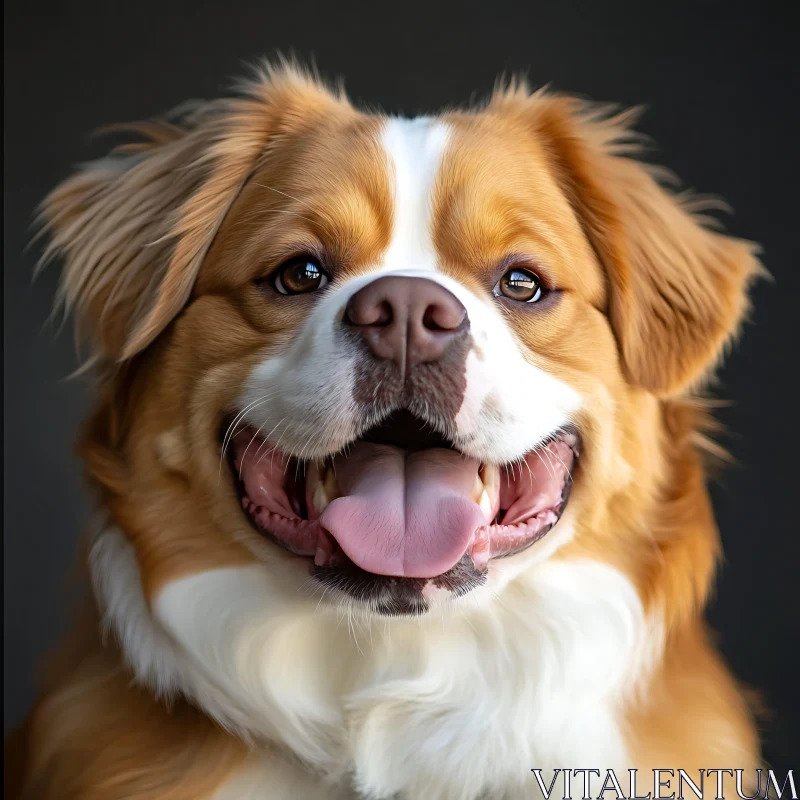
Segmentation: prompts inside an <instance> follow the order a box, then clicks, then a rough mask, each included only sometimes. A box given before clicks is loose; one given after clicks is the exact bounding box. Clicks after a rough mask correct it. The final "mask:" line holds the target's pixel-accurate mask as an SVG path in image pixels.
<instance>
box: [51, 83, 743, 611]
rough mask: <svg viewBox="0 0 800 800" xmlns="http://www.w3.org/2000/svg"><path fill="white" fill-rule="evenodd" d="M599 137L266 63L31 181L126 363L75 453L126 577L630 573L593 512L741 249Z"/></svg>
mask: <svg viewBox="0 0 800 800" xmlns="http://www.w3.org/2000/svg"><path fill="white" fill-rule="evenodd" d="M625 133H626V132H625V130H624V127H623V126H622V123H621V122H620V120H612V121H611V122H608V121H604V119H603V118H602V117H600V116H597V115H596V114H595V115H594V116H592V113H590V112H586V111H581V109H580V107H578V106H576V105H575V104H574V103H572V102H570V101H566V100H561V99H558V98H549V97H546V96H534V97H528V96H525V95H524V94H523V93H521V92H509V93H505V94H501V95H498V96H497V97H496V98H495V99H494V100H493V101H492V103H491V104H490V105H489V106H488V107H487V108H485V109H483V110H481V111H478V112H469V113H466V112H465V113H461V112H453V113H447V114H444V115H441V116H437V117H430V118H427V117H426V118H419V119H414V120H404V119H395V118H387V117H385V116H381V115H368V114H363V113H360V112H358V111H356V110H354V109H353V108H352V107H351V106H350V105H349V104H348V103H347V102H346V101H345V100H343V99H341V98H337V97H334V96H333V95H331V94H329V93H327V92H326V91H324V90H322V89H320V88H319V87H318V86H316V85H314V84H312V83H309V82H308V81H306V80H304V79H301V78H298V77H296V76H294V77H293V76H291V75H284V76H281V77H280V78H278V79H276V78H273V79H272V80H271V81H267V82H265V83H263V84H260V85H258V86H256V87H255V88H254V89H253V90H252V91H251V97H250V99H248V100H247V101H242V103H241V104H240V105H235V104H232V105H229V106H223V107H222V108H219V109H215V110H214V113H213V114H210V115H209V117H208V118H203V117H201V118H200V120H199V121H197V122H196V123H195V127H193V128H192V129H191V130H190V131H189V132H188V133H185V134H175V133H158V134H157V135H156V143H155V144H154V145H153V146H151V147H149V148H146V149H144V150H143V151H142V152H141V153H135V154H134V155H133V156H131V157H126V158H123V159H121V160H119V161H116V162H109V163H106V164H104V165H103V166H102V167H97V169H96V171H95V172H93V173H89V176H88V177H86V176H81V177H79V178H77V179H74V182H73V184H67V185H65V187H64V188H62V189H61V190H59V191H58V192H57V193H56V194H55V195H54V196H53V198H52V199H51V201H50V205H49V207H48V208H49V214H50V217H51V220H52V223H51V224H52V226H53V228H54V229H55V231H56V235H55V243H56V246H57V247H60V248H62V249H64V250H65V251H66V252H67V255H68V267H67V273H66V274H67V284H66V291H67V294H68V300H71V301H72V302H73V303H75V304H76V305H77V306H78V310H79V312H80V313H81V314H82V315H83V318H84V319H83V321H84V323H85V324H87V325H88V326H89V328H90V330H91V332H92V334H93V335H94V336H95V340H96V341H97V342H98V346H99V348H100V349H101V350H102V352H103V357H104V358H106V359H109V358H112V359H113V358H115V357H120V356H122V358H123V359H125V360H127V361H129V362H130V363H129V365H128V366H127V367H126V368H125V373H126V377H125V379H124V382H122V383H120V382H118V383H117V392H118V394H117V395H116V397H117V400H115V401H114V402H115V403H117V405H119V403H118V402H117V401H118V400H119V398H120V394H119V392H120V391H121V390H120V386H124V394H125V400H124V406H125V409H124V411H121V410H120V411H119V413H121V414H122V415H123V416H124V422H123V423H121V424H116V425H115V427H114V430H115V431H116V432H115V433H114V434H113V435H112V434H110V433H108V432H106V433H105V434H104V437H103V438H105V440H106V444H107V446H108V447H109V448H111V449H114V448H116V449H117V450H118V452H119V453H122V454H124V455H123V456H122V461H123V462H124V464H125V470H124V471H125V477H124V478H122V477H119V476H117V477H116V478H115V479H114V481H117V483H116V484H115V485H116V486H117V491H118V490H119V485H120V484H124V486H125V489H124V492H123V493H124V494H126V495H127V501H126V502H125V503H122V504H121V505H122V506H124V509H123V510H122V511H121V512H119V514H118V515H119V516H121V517H122V520H121V521H122V523H123V526H124V523H125V522H126V521H127V524H128V527H129V528H130V531H128V530H126V532H127V533H128V535H129V537H130V538H131V539H132V541H133V543H134V547H135V549H136V552H137V558H138V561H139V567H140V569H141V570H142V572H143V575H144V582H145V585H146V586H148V587H149V588H150V589H151V590H152V591H153V592H155V591H156V590H157V589H158V588H159V587H162V586H164V585H165V584H167V583H169V582H170V581H171V580H174V579H175V578H176V577H180V576H185V575H187V574H193V573H196V572H201V571H204V570H208V569H213V568H215V567H218V566H222V565H228V564H239V563H250V562H252V561H253V560H256V561H259V562H263V563H264V565H265V567H266V566H270V568H273V569H274V567H275V565H276V564H278V565H279V567H278V572H279V573H280V575H279V577H278V578H277V580H280V581H281V582H283V583H284V584H285V587H286V590H287V591H291V590H292V589H293V591H294V592H300V593H306V594H308V595H311V596H312V597H313V596H314V595H315V594H317V595H319V594H321V595H322V596H323V599H322V601H321V602H323V603H341V602H342V601H346V602H347V603H348V604H357V605H358V607H359V608H361V609H363V610H364V611H365V612H367V613H374V614H380V615H409V614H420V613H424V612H426V611H427V610H428V609H430V608H432V607H434V606H450V605H457V603H456V602H455V601H458V602H470V603H474V602H477V603H482V602H487V603H491V602H494V598H495V597H496V595H497V593H498V592H499V591H500V590H501V589H502V588H503V587H504V586H505V585H507V584H508V583H509V582H510V581H512V580H514V579H515V578H516V577H518V576H519V575H520V574H521V573H523V572H524V571H526V570H529V569H530V568H531V567H532V565H533V564H535V563H536V562H539V561H542V560H545V559H548V558H554V557H559V558H563V557H565V553H566V554H568V553H569V552H571V551H574V550H581V551H582V552H584V553H585V552H591V553H592V554H593V555H594V556H595V557H597V558H599V559H600V560H605V561H609V560H611V561H614V562H615V563H618V562H620V561H624V559H626V558H629V557H631V556H630V554H631V553H632V552H633V551H634V550H635V548H636V544H635V542H634V541H633V539H632V537H633V536H634V534H633V533H631V532H630V531H626V530H624V529H622V528H620V529H618V530H614V531H609V530H607V527H606V526H604V525H603V524H601V523H599V522H598V521H602V520H605V519H608V515H609V514H610V513H612V511H613V510H614V506H615V504H616V512H620V510H622V511H623V516H625V515H627V517H626V521H631V520H632V518H633V517H634V516H635V508H636V506H637V503H639V502H640V500H641V498H642V497H646V496H648V495H650V494H653V493H655V492H656V491H657V490H658V487H659V481H660V479H661V471H662V463H661V459H660V456H659V446H660V443H661V441H662V438H663V436H664V435H665V433H664V430H663V426H662V424H661V419H660V413H661V412H660V408H661V406H660V403H661V402H662V399H663V398H666V397H671V396H673V395H675V394H677V393H680V392H681V391H683V390H684V389H685V387H686V386H688V385H689V384H691V382H692V381H696V380H697V379H699V378H701V377H702V376H703V375H704V374H705V373H706V371H707V370H708V368H709V367H710V366H711V365H712V363H713V361H714V359H715V358H716V356H717V354H718V352H719V350H720V348H721V346H722V345H723V343H724V341H725V340H726V339H727V338H728V336H729V335H730V334H731V333H732V332H733V331H734V330H735V327H736V324H737V322H738V320H739V318H740V316H741V313H742V310H743V307H744V302H745V300H744V285H745V283H746V281H747V279H748V278H749V277H750V276H751V275H752V274H753V272H754V271H755V269H756V262H755V261H754V259H753V257H752V255H751V253H750V250H749V248H748V247H747V246H746V245H745V244H743V243H740V242H736V241H734V240H731V239H727V238H725V237H722V236H720V235H718V234H714V233H711V232H709V231H707V230H705V229H703V228H702V227H701V226H700V225H699V224H698V222H697V221H696V220H695V219H694V218H692V216H691V215H690V213H689V212H688V211H687V209H686V208H684V207H682V206H681V205H680V204H679V203H678V202H677V201H676V200H674V199H673V198H671V197H670V196H669V195H668V194H667V193H665V192H664V191H663V190H662V189H660V188H659V187H658V186H657V185H656V183H655V182H654V181H653V180H652V178H651V177H650V176H649V175H648V174H647V173H646V172H645V170H644V169H643V168H642V167H641V166H639V165H637V164H635V163H634V162H632V161H628V160H626V159H623V158H621V157H619V155H617V154H616V149H620V147H621V145H620V140H621V139H622V138H624V135H625ZM159 136H161V137H162V138H161V139H159ZM102 170H105V172H103V171H102ZM80 181H83V183H80ZM101 204H102V205H101ZM159 234H161V235H159ZM148 246H149V247H151V250H152V253H151V254H150V260H149V261H148V251H147V247H148ZM151 262H152V263H151ZM107 416H108V415H107V414H106V417H103V419H105V423H103V422H100V423H98V424H105V425H108V424H109V422H108V419H107ZM115 437H116V438H115ZM112 439H113V440H114V441H109V440H112ZM90 449H91V448H90ZM90 457H91V454H90ZM634 478H635V479H636V480H634ZM101 482H102V483H104V484H105V485H106V486H107V487H108V488H111V483H112V482H113V481H112V480H111V479H102V478H101ZM111 491H112V494H114V492H115V490H114V489H111ZM134 498H135V499H134ZM631 527H634V526H633V525H631ZM626 537H628V540H626ZM556 554H558V555H556ZM462 597H463V598H464V600H463V601H461V598H462Z"/></svg>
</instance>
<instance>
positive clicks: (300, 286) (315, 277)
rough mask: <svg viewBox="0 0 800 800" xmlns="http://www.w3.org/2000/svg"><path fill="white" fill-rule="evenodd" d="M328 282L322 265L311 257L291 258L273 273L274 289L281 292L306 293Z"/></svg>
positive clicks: (314, 290)
mask: <svg viewBox="0 0 800 800" xmlns="http://www.w3.org/2000/svg"><path fill="white" fill-rule="evenodd" d="M327 283H328V276H327V275H326V274H325V272H324V270H323V269H322V267H321V266H320V265H319V264H317V262H316V261H314V260H313V259H311V258H308V257H307V256H301V257H300V258H292V259H290V260H289V261H287V262H286V263H285V264H283V265H282V266H281V267H280V268H279V269H278V271H277V272H276V273H275V289H276V290H277V291H278V292H280V293H281V294H308V293H309V292H316V291H317V290H319V289H321V288H322V287H323V286H325V285H326V284H327Z"/></svg>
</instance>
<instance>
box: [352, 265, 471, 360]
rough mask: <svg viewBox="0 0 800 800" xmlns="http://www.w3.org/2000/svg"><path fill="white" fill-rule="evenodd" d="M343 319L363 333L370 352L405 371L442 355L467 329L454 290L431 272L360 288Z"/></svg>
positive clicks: (466, 319)
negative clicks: (425, 276)
mask: <svg viewBox="0 0 800 800" xmlns="http://www.w3.org/2000/svg"><path fill="white" fill-rule="evenodd" d="M344 324H345V325H346V326H348V327H349V328H350V329H351V330H352V331H353V332H354V333H356V334H358V335H359V336H361V338H362V339H363V340H364V342H365V343H366V344H367V346H368V347H369V349H370V350H371V351H372V353H373V354H374V355H375V356H376V357H377V358H380V359H384V360H389V361H394V362H395V363H396V364H397V365H398V366H399V367H400V369H402V370H403V371H404V372H406V371H407V370H408V369H409V368H410V367H413V366H414V365H415V364H423V363H428V362H432V361H437V360H438V359H440V358H441V357H442V356H443V355H444V353H445V351H446V350H447V348H448V346H449V345H450V344H451V342H453V341H454V340H455V339H457V338H459V337H460V336H461V335H463V334H464V333H465V332H466V331H467V330H468V329H469V318H468V317H467V311H466V309H465V308H464V306H462V305H461V303H460V302H459V301H458V299H457V298H456V296H455V295H454V294H452V293H451V292H449V291H448V290H447V289H445V288H444V287H443V286H440V285H439V284H438V283H436V282H434V281H431V280H428V279H427V278H411V277H404V276H403V277H401V276H391V275H389V276H386V277H385V278H378V279H377V280H375V281H373V282H372V283H370V284H368V285H367V286H365V287H364V288H363V289H360V290H359V291H358V292H356V293H355V294H354V295H353V296H352V297H351V298H350V300H349V302H348V303H347V307H346V308H345V314H344Z"/></svg>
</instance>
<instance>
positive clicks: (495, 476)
mask: <svg viewBox="0 0 800 800" xmlns="http://www.w3.org/2000/svg"><path fill="white" fill-rule="evenodd" d="M481 480H483V484H484V486H485V487H486V488H487V489H488V490H489V491H490V492H494V491H497V490H498V489H499V487H500V467H498V466H497V464H484V465H483V469H482V470H481Z"/></svg>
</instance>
